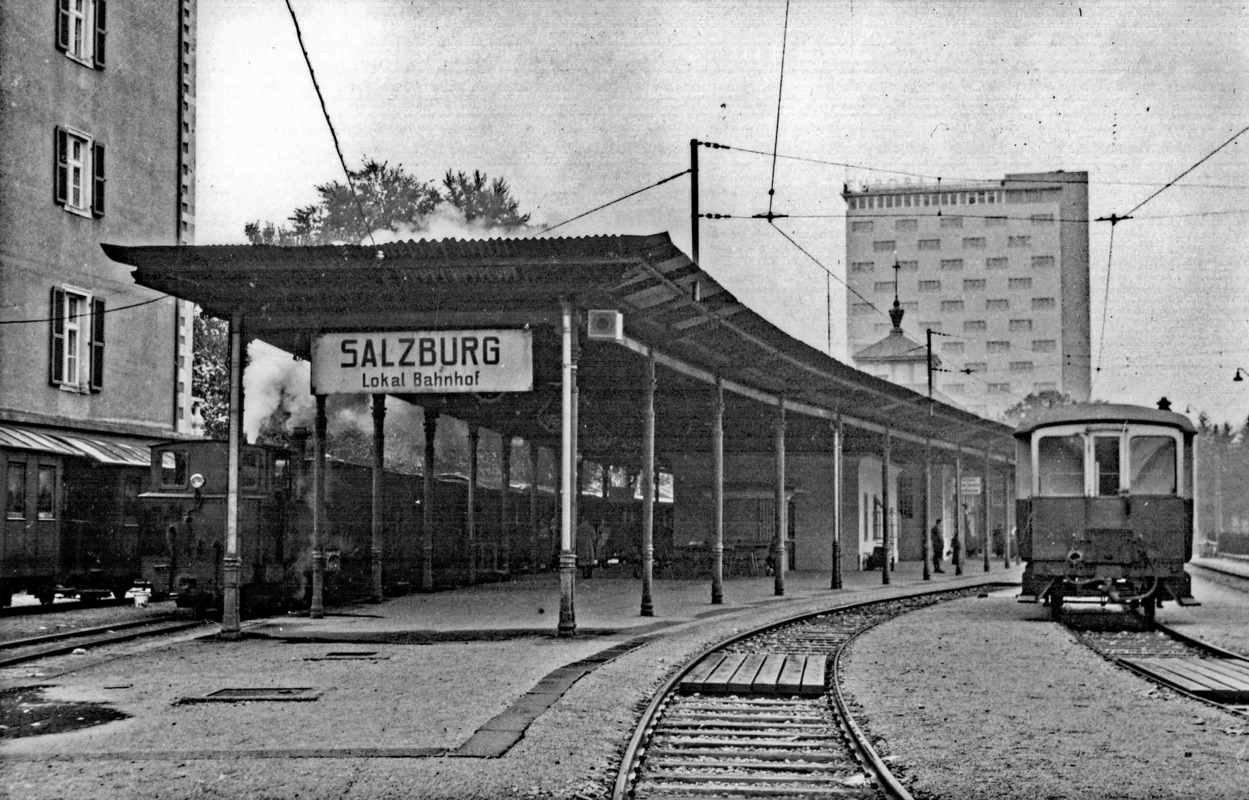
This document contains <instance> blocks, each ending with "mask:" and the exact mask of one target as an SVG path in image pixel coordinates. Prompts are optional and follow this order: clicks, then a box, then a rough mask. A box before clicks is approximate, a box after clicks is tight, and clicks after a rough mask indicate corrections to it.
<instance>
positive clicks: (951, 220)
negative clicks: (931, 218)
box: [941, 217, 963, 228]
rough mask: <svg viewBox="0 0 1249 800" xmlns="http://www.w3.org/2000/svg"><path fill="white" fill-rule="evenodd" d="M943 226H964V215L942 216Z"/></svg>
mask: <svg viewBox="0 0 1249 800" xmlns="http://www.w3.org/2000/svg"><path fill="white" fill-rule="evenodd" d="M941 227H943V228H961V227H963V218H962V217H942V218H941Z"/></svg>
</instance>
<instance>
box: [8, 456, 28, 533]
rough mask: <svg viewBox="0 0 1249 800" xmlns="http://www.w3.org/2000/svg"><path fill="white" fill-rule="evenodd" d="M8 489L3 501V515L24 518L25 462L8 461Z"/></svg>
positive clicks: (11, 517)
mask: <svg viewBox="0 0 1249 800" xmlns="http://www.w3.org/2000/svg"><path fill="white" fill-rule="evenodd" d="M6 475H7V481H8V491H7V492H6V495H5V497H6V499H5V502H4V509H5V516H6V517H8V518H9V519H25V518H26V462H25V461H10V462H9V470H8V472H7V473H6Z"/></svg>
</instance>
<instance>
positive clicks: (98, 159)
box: [91, 142, 104, 217]
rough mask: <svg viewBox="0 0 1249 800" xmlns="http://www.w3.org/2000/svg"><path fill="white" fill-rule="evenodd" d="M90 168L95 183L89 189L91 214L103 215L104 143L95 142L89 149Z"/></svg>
mask: <svg viewBox="0 0 1249 800" xmlns="http://www.w3.org/2000/svg"><path fill="white" fill-rule="evenodd" d="M91 169H92V171H93V172H94V173H95V185H94V186H93V187H92V191H91V215H92V216H93V217H102V216H104V145H102V144H100V143H99V142H96V143H95V144H94V145H93V147H92V151H91Z"/></svg>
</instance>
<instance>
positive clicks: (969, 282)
mask: <svg viewBox="0 0 1249 800" xmlns="http://www.w3.org/2000/svg"><path fill="white" fill-rule="evenodd" d="M984 287H985V279H984V278H966V279H964V281H963V291H964V292H983V291H984Z"/></svg>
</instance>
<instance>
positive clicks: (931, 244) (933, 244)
mask: <svg viewBox="0 0 1249 800" xmlns="http://www.w3.org/2000/svg"><path fill="white" fill-rule="evenodd" d="M919 249H920V250H940V249H941V240H940V239H920V240H919Z"/></svg>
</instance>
